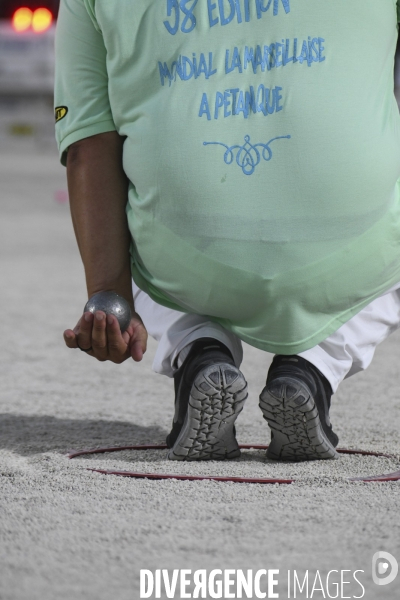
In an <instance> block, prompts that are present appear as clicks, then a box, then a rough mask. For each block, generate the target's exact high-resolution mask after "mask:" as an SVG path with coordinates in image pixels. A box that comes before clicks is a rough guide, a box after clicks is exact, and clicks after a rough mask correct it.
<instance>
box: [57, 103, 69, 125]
mask: <svg viewBox="0 0 400 600" xmlns="http://www.w3.org/2000/svg"><path fill="white" fill-rule="evenodd" d="M67 112H68V108H67V107H66V106H56V108H55V117H56V123H58V121H61V119H63V118H64V117H65V115H66V114H67Z"/></svg>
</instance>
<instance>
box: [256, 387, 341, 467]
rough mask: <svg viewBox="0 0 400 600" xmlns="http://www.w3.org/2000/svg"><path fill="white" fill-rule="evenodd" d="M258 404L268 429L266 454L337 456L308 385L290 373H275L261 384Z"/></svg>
mask: <svg viewBox="0 0 400 600" xmlns="http://www.w3.org/2000/svg"><path fill="white" fill-rule="evenodd" d="M260 408H261V410H262V413H263V416H264V419H265V420H266V421H267V422H268V425H269V427H270V429H271V432H272V434H273V435H272V436H271V438H272V439H271V443H270V445H269V448H268V450H267V457H268V458H271V459H273V460H281V461H296V462H299V461H306V460H323V459H332V458H338V457H339V455H338V453H337V452H336V450H335V448H334V446H332V444H331V442H330V441H329V439H328V438H327V436H326V434H325V432H324V430H323V428H322V425H321V421H320V418H319V414H318V409H317V407H316V405H315V401H314V398H313V396H312V394H311V392H310V390H309V389H308V387H307V385H306V384H305V383H303V382H302V381H299V380H298V379H295V378H291V377H278V378H276V379H274V380H273V381H272V382H271V383H270V384H267V386H266V387H265V388H264V390H263V391H262V393H261V395H260Z"/></svg>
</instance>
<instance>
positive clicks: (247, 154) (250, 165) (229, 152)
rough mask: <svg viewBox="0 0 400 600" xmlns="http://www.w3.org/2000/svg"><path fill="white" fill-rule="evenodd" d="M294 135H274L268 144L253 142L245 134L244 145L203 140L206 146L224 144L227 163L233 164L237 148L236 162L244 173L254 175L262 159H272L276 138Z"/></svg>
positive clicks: (287, 137) (287, 138) (280, 138)
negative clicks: (229, 144) (272, 145)
mask: <svg viewBox="0 0 400 600" xmlns="http://www.w3.org/2000/svg"><path fill="white" fill-rule="evenodd" d="M291 137H292V136H290V135H281V136H279V137H274V138H272V140H269V142H267V143H266V144H262V143H259V144H252V143H251V142H250V136H249V135H245V136H244V144H243V145H242V146H239V145H237V144H236V145H234V146H227V145H226V144H223V143H222V142H203V145H204V146H210V145H217V146H223V147H224V148H226V151H225V153H224V161H225V163H226V164H227V165H231V164H232V163H233V161H234V160H235V150H236V151H237V152H236V164H237V165H238V166H239V167H240V168H241V169H242V171H243V173H244V175H252V174H253V173H254V171H255V169H256V167H257V166H258V165H259V164H260V162H261V159H263V160H265V161H266V162H269V161H270V160H271V159H272V156H273V154H272V150H271V148H270V144H272V142H275V141H276V140H290V139H291Z"/></svg>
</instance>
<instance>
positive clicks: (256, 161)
mask: <svg viewBox="0 0 400 600" xmlns="http://www.w3.org/2000/svg"><path fill="white" fill-rule="evenodd" d="M66 4H67V5H70V6H71V7H72V9H75V10H78V9H79V10H80V13H82V16H81V15H80V13H79V16H80V18H81V21H79V22H77V23H76V29H75V35H74V37H73V38H70V39H68V42H67V41H66V40H67V36H65V38H64V39H62V40H61V48H59V54H60V53H62V54H63V55H64V58H63V63H67V62H68V61H74V54H76V53H78V52H79V43H81V44H83V48H86V46H87V44H88V43H91V45H92V44H97V45H98V46H99V47H98V48H97V49H96V51H97V56H99V57H101V56H102V52H104V48H102V44H103V42H104V46H105V50H106V53H107V59H106V61H107V62H106V64H107V78H106V73H105V68H106V66H105V64H104V65H103V66H102V68H103V77H101V76H100V74H99V68H96V69H93V70H91V67H92V66H93V63H92V61H93V59H92V58H90V57H88V59H87V64H84V65H83V67H82V69H83V71H84V74H85V76H84V77H82V80H81V81H79V82H77V85H76V86H71V85H68V86H67V85H65V86H63V79H62V77H61V79H59V85H58V89H57V103H58V104H60V105H66V106H67V107H68V114H67V115H66V117H65V118H64V119H63V120H61V121H60V122H59V123H58V125H57V130H58V138H59V141H60V143H61V150H62V151H64V150H65V149H66V148H67V147H68V145H69V144H70V143H71V142H73V141H75V140H76V138H77V137H79V136H80V135H81V129H82V128H83V127H86V126H88V125H89V126H91V127H93V128H94V129H93V131H92V133H93V132H100V131H104V130H107V129H112V128H114V126H115V128H116V129H117V131H118V133H119V134H120V135H123V136H127V139H126V141H125V144H124V168H125V171H126V173H127V175H128V177H129V179H130V181H131V186H130V190H129V205H128V216H129V223H130V229H131V233H132V237H133V239H134V240H135V247H134V249H133V257H134V266H133V275H134V278H135V280H136V282H137V283H138V284H139V285H140V286H141V287H143V288H144V289H146V291H147V292H148V293H150V295H152V297H154V298H155V299H156V300H157V301H158V302H162V303H165V304H167V305H169V306H173V307H175V308H180V309H184V310H190V311H194V312H206V313H207V314H208V315H210V316H211V317H215V318H217V319H218V320H219V322H221V323H223V324H224V326H226V327H228V328H230V329H231V330H233V331H235V332H236V333H238V334H239V335H240V337H241V338H242V339H244V340H246V341H248V342H249V343H251V344H253V345H256V346H258V347H260V348H263V349H265V350H270V351H293V352H296V351H299V350H302V349H305V347H306V346H307V344H308V345H310V344H312V343H317V342H319V341H320V340H321V339H323V338H324V337H326V335H328V334H329V333H331V332H332V331H334V330H335V329H336V328H337V327H338V326H339V325H340V324H341V323H342V322H344V321H345V320H347V319H348V318H349V317H350V316H352V314H354V313H355V312H356V311H358V310H359V309H360V307H361V306H362V305H365V304H367V303H368V302H370V301H371V300H372V299H374V298H375V297H377V296H378V295H379V294H380V293H382V291H384V289H387V288H389V287H390V285H392V284H393V283H395V282H396V281H398V280H400V260H399V259H400V248H399V247H398V246H397V245H396V244H395V243H394V240H395V237H394V236H396V237H397V236H398V234H399V232H400V212H399V208H398V206H399V204H398V202H399V196H398V185H397V180H398V178H399V177H400V130H399V123H400V120H399V114H398V108H397V104H396V101H395V98H394V93H393V58H394V53H395V46H396V39H397V37H396V36H397V28H396V3H395V0H380V1H379V2H376V0H352V1H351V2H348V0H339V1H337V2H321V1H320V0H301V1H300V0H248V1H247V0H236V1H235V2H234V1H233V0H231V1H229V2H228V1H227V0H224V1H220V2H217V1H216V0H215V2H212V1H211V0H208V1H206V0H204V1H201V0H198V1H197V2H196V1H195V0H190V1H181V2H178V1H167V0H165V1H160V0H153V1H149V0H146V1H145V2H144V1H136V2H121V1H118V2H110V1H109V0H96V1H94V0H70V1H69V2H67V3H66ZM62 10H63V7H62ZM64 10H65V9H64ZM87 11H88V12H87ZM89 15H90V18H92V19H93V22H94V24H95V26H96V28H97V29H98V31H99V32H101V35H99V33H98V32H97V31H95V30H94V28H93V24H92V22H91V21H90V18H89ZM62 16H63V15H61V17H62ZM83 17H85V19H86V20H84V19H83ZM64 18H65V17H64ZM87 21H89V22H87ZM88 30H89V31H90V36H91V38H93V39H91V38H90V36H89V40H88ZM59 37H60V38H61V37H62V24H61V31H59ZM80 38H81V41H80ZM91 51H92V52H93V48H91ZM80 60H81V61H82V56H81V57H80ZM96 67H98V65H96ZM63 68H65V67H64V65H63ZM66 72H67V71H66ZM88 77H89V80H90V83H91V85H88ZM107 92H108V93H107ZM271 140H273V141H271ZM327 297H329V299H328V298H327Z"/></svg>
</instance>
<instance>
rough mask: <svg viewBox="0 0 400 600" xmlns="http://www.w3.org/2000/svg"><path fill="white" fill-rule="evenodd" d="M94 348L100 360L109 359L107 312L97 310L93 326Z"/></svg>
mask: <svg viewBox="0 0 400 600" xmlns="http://www.w3.org/2000/svg"><path fill="white" fill-rule="evenodd" d="M92 348H93V353H94V355H95V357H96V358H97V359H98V360H107V358H108V357H107V354H108V349H107V333H106V313H104V312H103V311H101V310H96V312H95V313H94V319H93V328H92Z"/></svg>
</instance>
